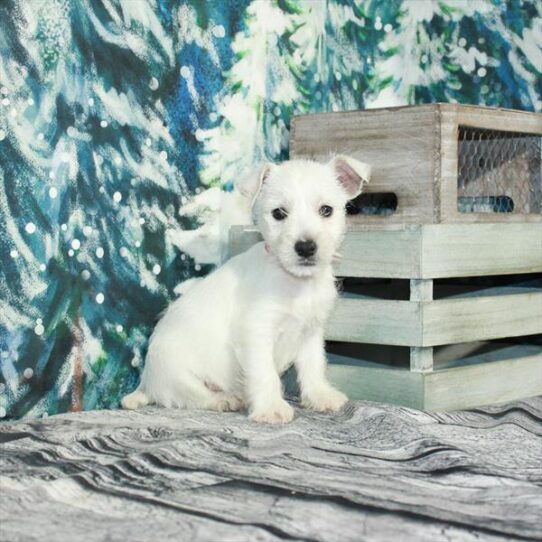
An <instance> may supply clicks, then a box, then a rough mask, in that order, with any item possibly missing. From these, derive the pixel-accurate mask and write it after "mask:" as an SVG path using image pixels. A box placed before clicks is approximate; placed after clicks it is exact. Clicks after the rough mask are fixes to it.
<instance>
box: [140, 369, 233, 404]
mask: <svg viewBox="0 0 542 542" xmlns="http://www.w3.org/2000/svg"><path fill="white" fill-rule="evenodd" d="M157 384H158V383H157ZM145 388H146V391H147V394H148V396H149V397H150V398H151V399H152V401H153V402H155V403H158V404H160V405H163V406H165V407H177V408H194V409H204V410H216V411H218V412H228V411H237V410H241V409H242V408H243V407H244V403H243V400H242V399H241V397H239V396H238V395H236V394H233V393H228V392H225V391H222V389H221V388H220V387H218V386H216V387H213V386H211V387H209V385H207V384H206V382H205V381H204V380H202V379H200V378H199V377H198V376H196V375H194V374H193V373H192V372H190V371H186V370H185V371H182V372H177V373H175V374H174V375H170V378H169V379H167V385H164V381H163V380H162V381H161V382H160V384H159V385H157V386H156V387H153V386H152V383H151V382H149V381H147V382H146V383H145Z"/></svg>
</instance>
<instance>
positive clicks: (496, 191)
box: [457, 126, 542, 214]
mask: <svg viewBox="0 0 542 542" xmlns="http://www.w3.org/2000/svg"><path fill="white" fill-rule="evenodd" d="M457 182H458V191H457V192H458V200H457V208H458V210H459V211H460V212H462V213H516V214H531V213H541V212H542V137H541V136H540V135H535V134H526V133H519V132H505V131H499V130H488V129H482V128H473V127H467V126H459V130H458V180H457Z"/></svg>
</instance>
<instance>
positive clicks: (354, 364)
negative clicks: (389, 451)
mask: <svg viewBox="0 0 542 542" xmlns="http://www.w3.org/2000/svg"><path fill="white" fill-rule="evenodd" d="M328 360H329V366H328V375H329V379H330V381H331V382H332V383H333V384H334V385H335V386H337V387H338V388H339V389H340V390H341V391H343V392H344V393H346V395H347V396H348V397H349V399H354V400H355V399H362V400H365V401H377V402H382V403H392V404H395V405H403V406H407V407H411V408H418V409H423V401H424V396H423V375H422V374H421V373H413V372H410V371H408V370H404V369H396V368H391V367H385V366H382V365H379V364H376V363H370V362H368V361H363V360H357V359H354V358H348V357H345V356H337V355H334V354H329V355H328Z"/></svg>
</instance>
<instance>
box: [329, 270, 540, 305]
mask: <svg viewBox="0 0 542 542" xmlns="http://www.w3.org/2000/svg"><path fill="white" fill-rule="evenodd" d="M337 289H338V290H339V295H341V296H343V297H351V296H359V297H370V298H374V299H389V300H395V301H408V300H409V299H410V280H408V279H378V278H356V277H341V278H338V279H337ZM541 289H542V273H529V274H519V275H494V276H481V277H459V278H443V279H433V300H439V299H446V298H451V297H468V296H484V295H503V294H515V293H529V292H531V291H540V290H541Z"/></svg>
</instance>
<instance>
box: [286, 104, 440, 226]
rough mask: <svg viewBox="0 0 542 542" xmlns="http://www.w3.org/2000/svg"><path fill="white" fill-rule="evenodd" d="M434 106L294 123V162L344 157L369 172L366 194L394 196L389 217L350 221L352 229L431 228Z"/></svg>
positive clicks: (308, 117)
mask: <svg viewBox="0 0 542 542" xmlns="http://www.w3.org/2000/svg"><path fill="white" fill-rule="evenodd" d="M438 111H439V110H438V106H437V105H434V104H431V105H423V106H420V107H415V108H392V109H369V110H364V111H349V112H340V113H321V114H315V115H304V116H298V117H294V119H293V121H292V124H293V131H292V133H291V134H290V153H291V155H292V157H293V158H310V159H314V160H317V161H321V162H325V161H327V160H329V157H330V156H331V155H332V154H336V153H342V154H347V155H349V156H352V157H353V158H356V159H358V160H361V161H363V162H367V163H369V164H371V165H372V166H373V173H372V176H371V182H370V184H369V185H368V187H367V189H366V191H367V192H373V193H375V192H376V193H378V192H392V193H395V194H396V195H397V199H398V206H397V209H396V210H395V212H394V213H393V214H392V215H391V216H388V217H382V216H375V215H363V216H356V215H355V216H350V217H349V218H348V220H349V221H350V222H352V223H358V222H359V223H364V224H371V223H374V224H382V223H433V222H436V221H437V219H438V217H437V213H438V205H437V202H436V201H435V199H434V192H435V184H434V176H435V170H436V163H435V162H436V159H437V158H438V153H436V152H435V149H436V148H437V142H438V138H439V137H440V132H439V123H438Z"/></svg>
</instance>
